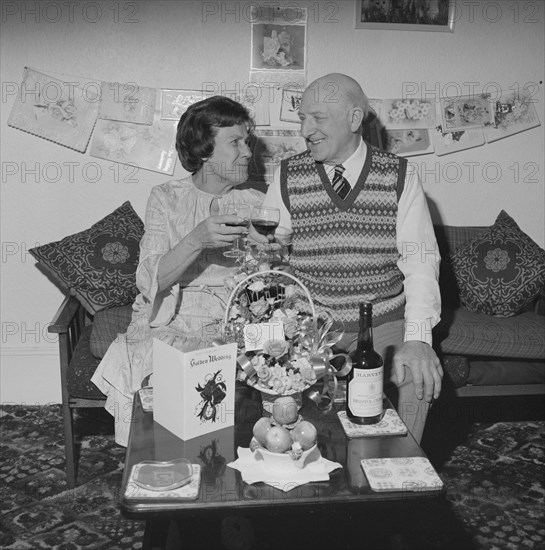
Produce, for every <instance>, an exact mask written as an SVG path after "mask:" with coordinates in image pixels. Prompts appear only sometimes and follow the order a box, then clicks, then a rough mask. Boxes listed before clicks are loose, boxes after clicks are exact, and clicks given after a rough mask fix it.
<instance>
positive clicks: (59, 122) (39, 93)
mask: <svg viewBox="0 0 545 550" xmlns="http://www.w3.org/2000/svg"><path fill="white" fill-rule="evenodd" d="M98 102H99V97H98V95H96V94H94V93H93V92H92V91H91V90H90V89H88V88H85V89H83V88H79V87H77V86H74V85H73V84H71V83H68V82H64V81H62V80H58V79H56V78H53V77H51V76H48V75H46V74H42V73H39V72H37V71H34V70H33V69H30V68H28V67H27V68H25V71H24V75H23V81H22V84H21V86H20V92H19V95H18V96H17V99H16V100H15V103H14V104H13V108H12V110H11V114H10V116H9V118H8V126H11V127H12V128H17V129H18V130H23V131H24V132H29V133H30V134H33V135H35V136H38V137H41V138H44V139H47V140H49V141H53V142H55V143H58V144H59V145H63V146H64V147H69V148H70V149H75V150H76V151H79V152H80V153H85V151H86V149H87V145H88V143H89V139H90V138H91V133H92V132H93V127H94V125H95V122H96V120H97V115H98Z"/></svg>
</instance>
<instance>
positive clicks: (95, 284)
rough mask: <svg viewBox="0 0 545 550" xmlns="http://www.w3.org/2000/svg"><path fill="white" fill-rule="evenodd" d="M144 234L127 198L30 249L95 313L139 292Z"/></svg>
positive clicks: (64, 285) (128, 299)
mask: <svg viewBox="0 0 545 550" xmlns="http://www.w3.org/2000/svg"><path fill="white" fill-rule="evenodd" d="M143 234H144V224H143V223H142V220H141V219H140V217H139V216H138V214H137V213H136V212H135V211H134V210H133V208H132V206H131V203H130V202H128V201H127V202H125V203H123V204H122V205H121V206H120V207H119V208H117V209H116V210H114V211H113V212H112V213H111V214H108V215H107V216H106V217H105V218H103V219H102V220H100V221H98V222H97V223H95V224H94V225H92V226H91V227H90V228H89V229H86V230H85V231H81V232H80V233H76V234H74V235H70V236H68V237H65V238H64V239H62V240H60V241H57V242H52V243H49V244H44V245H42V246H38V247H36V248H32V249H31V250H29V252H30V253H31V254H32V256H34V258H35V259H36V260H37V261H38V262H39V264H40V266H41V267H42V268H43V269H44V270H45V272H46V274H48V275H50V276H51V277H52V278H53V279H54V280H55V281H56V282H57V283H58V284H59V285H60V286H61V288H62V289H63V290H64V291H69V292H70V294H72V295H73V296H75V297H76V298H77V299H78V300H79V301H80V302H81V304H82V305H83V307H84V308H85V309H86V310H87V311H88V312H89V313H91V314H95V313H96V312H97V311H100V310H102V309H106V308H110V307H114V306H123V305H127V304H130V303H132V302H133V301H134V299H135V298H136V295H137V288H136V279H135V273H136V266H137V265H138V257H139V252H140V248H139V247H140V239H141V238H142V236H143Z"/></svg>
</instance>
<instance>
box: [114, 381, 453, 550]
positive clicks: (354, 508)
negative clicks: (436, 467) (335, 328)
mask: <svg viewBox="0 0 545 550" xmlns="http://www.w3.org/2000/svg"><path fill="white" fill-rule="evenodd" d="M387 406H389V407H391V404H390V403H389V402H387ZM339 407H342V405H336V407H335V408H333V409H332V410H330V411H328V412H322V411H319V410H318V409H317V407H316V406H315V405H314V404H313V403H312V402H310V401H308V402H307V401H306V400H305V402H304V404H303V409H302V411H301V412H302V414H303V416H304V418H305V419H307V420H310V421H311V422H313V423H314V424H315V425H316V427H317V429H318V446H319V448H320V450H321V453H322V456H324V457H325V458H328V459H330V460H332V461H335V462H339V463H341V464H342V465H343V468H342V469H338V470H336V471H334V472H332V473H331V474H330V480H329V481H327V482H314V483H309V484H306V485H302V486H299V487H297V488H295V489H293V490H291V491H288V492H284V491H282V490H280V489H276V488H274V487H271V486H270V485H267V484H264V483H256V484H252V485H248V484H246V483H244V482H243V481H242V479H241V475H240V472H238V471H237V470H235V469H233V468H230V467H227V464H228V463H229V462H232V461H234V460H236V458H237V455H236V449H237V447H239V446H240V447H248V446H249V443H250V439H251V437H252V427H253V425H254V423H255V421H256V420H257V419H258V418H259V417H260V416H261V415H262V408H261V403H260V399H259V395H258V392H254V391H253V390H251V389H250V388H247V387H239V388H237V397H236V407H235V427H234V428H226V429H223V430H220V431H217V432H214V433H211V434H208V435H206V436H202V437H198V438H195V439H192V440H189V441H182V440H181V439H179V438H178V437H176V436H175V435H173V434H172V433H171V432H169V431H168V430H167V429H165V428H163V427H162V426H161V425H159V424H158V423H156V422H154V420H153V413H146V412H144V411H143V409H142V405H141V402H140V399H139V397H138V395H137V397H136V399H135V400H134V406H133V417H132V426H131V432H130V437H129V443H128V446H127V453H126V458H125V471H124V475H123V481H122V487H121V499H120V506H121V511H122V513H123V515H124V516H125V517H127V518H129V519H135V520H145V521H146V530H145V535H144V548H180V547H183V548H191V547H195V548H205V547H206V548H208V547H210V548H222V547H223V548H240V549H245V548H252V547H254V546H252V543H253V544H255V548H259V549H265V548H269V547H270V548H280V547H282V548H284V549H286V550H290V549H291V548H297V549H298V550H303V549H304V548H305V547H307V542H308V547H309V548H310V547H311V548H321V547H324V548H343V547H350V548H354V547H355V546H349V545H347V544H348V543H346V545H345V546H343V544H345V543H343V541H348V540H359V539H360V537H364V538H365V540H368V541H369V540H374V539H372V537H379V538H380V539H381V540H382V539H384V538H385V539H386V540H390V539H392V537H394V539H395V538H396V537H399V536H403V533H404V532H406V531H407V530H409V531H410V530H412V529H414V528H415V527H418V528H422V529H429V528H431V529H433V528H434V525H435V528H437V525H436V524H437V522H438V521H441V520H440V519H437V514H438V513H439V511H440V510H442V509H444V503H445V498H444V491H433V492H432V491H430V492H411V491H399V492H387V493H376V492H373V491H371V489H370V487H369V484H368V482H367V479H366V477H365V474H364V473H363V470H362V469H361V466H360V463H359V461H360V460H361V459H362V458H386V457H416V456H425V455H424V452H423V451H422V449H421V448H420V446H419V445H418V444H417V443H416V441H415V440H414V438H413V437H412V436H411V434H410V433H409V434H407V435H403V436H386V437H376V438H359V439H352V440H349V439H347V438H346V435H345V433H344V431H343V429H342V426H341V424H340V422H339V420H338V418H337V414H336V409H338V408H339ZM180 457H186V458H188V459H190V460H191V461H192V462H193V463H195V464H200V466H201V469H202V470H201V472H202V476H201V485H200V493H199V496H198V498H197V499H196V500H191V501H183V502H168V501H163V500H161V499H159V498H157V499H154V500H153V502H143V501H135V500H133V499H129V498H126V497H125V496H124V495H125V490H126V487H127V482H128V477H129V473H130V471H131V468H132V467H133V466H134V465H135V464H137V463H138V462H140V461H144V460H154V461H167V460H173V459H176V458H180ZM432 518H433V519H432ZM279 532H282V533H283V535H282V538H283V543H282V542H281V541H280V540H278V536H279V535H278V533H279ZM275 533H276V534H275ZM305 533H306V534H305ZM201 535H202V538H201ZM237 536H238V539H237ZM214 537H217V540H216V544H215V546H214V542H213V540H215V539H214ZM275 537H276V538H275ZM196 539H199V540H196ZM220 539H221V541H223V546H222V542H221V541H220ZM311 539H312V542H311ZM205 540H208V542H206V543H205V542H204V541H205ZM362 540H363V539H362ZM201 544H202V545H201ZM207 544H208V545H209V546H207ZM192 545H193V546H192ZM396 545H398V543H396ZM358 547H359V546H358ZM365 547H366V548H368V547H369V548H374V546H373V544H370V545H368V546H365Z"/></svg>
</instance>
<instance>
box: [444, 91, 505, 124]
mask: <svg viewBox="0 0 545 550" xmlns="http://www.w3.org/2000/svg"><path fill="white" fill-rule="evenodd" d="M439 105H440V110H441V126H442V129H443V132H457V131H460V130H468V129H469V128H484V127H485V126H492V125H494V104H493V103H492V101H490V94H474V95H467V96H460V97H454V98H449V97H442V98H441V99H439Z"/></svg>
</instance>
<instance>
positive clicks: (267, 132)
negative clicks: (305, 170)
mask: <svg viewBox="0 0 545 550" xmlns="http://www.w3.org/2000/svg"><path fill="white" fill-rule="evenodd" d="M306 149H307V146H306V142H305V140H304V138H303V137H301V134H300V132H299V130H295V129H294V130H291V129H290V130H288V129H280V128H279V129H273V128H271V129H268V128H267V129H265V128H264V129H257V130H256V131H255V132H254V136H253V143H252V152H253V155H252V160H251V163H250V179H251V180H252V181H254V182H265V183H266V184H269V183H270V182H271V181H272V175H273V174H274V171H275V170H276V169H277V168H278V167H279V166H280V162H281V161H282V160H284V159H287V158H289V157H291V156H293V155H297V154H299V153H302V152H304V151H306Z"/></svg>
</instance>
